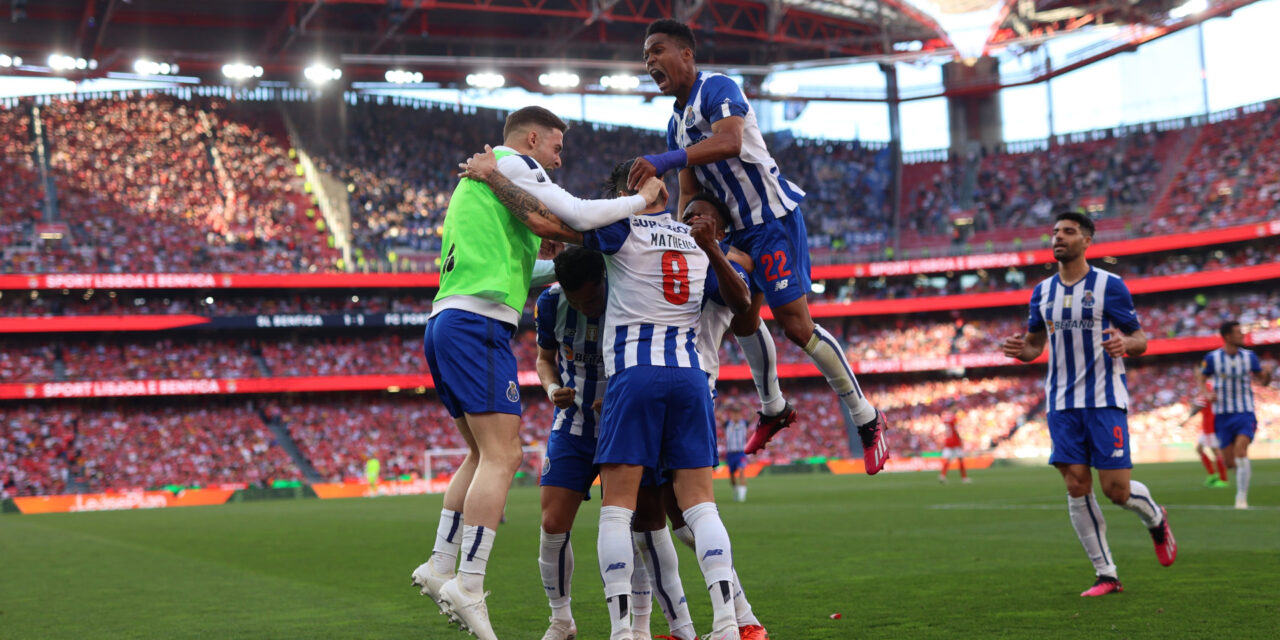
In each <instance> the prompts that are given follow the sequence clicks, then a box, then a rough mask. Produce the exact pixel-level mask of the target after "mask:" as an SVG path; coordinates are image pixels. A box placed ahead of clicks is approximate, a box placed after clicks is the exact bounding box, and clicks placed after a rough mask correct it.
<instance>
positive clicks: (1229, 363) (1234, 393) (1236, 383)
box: [1200, 349, 1262, 415]
mask: <svg viewBox="0 0 1280 640" xmlns="http://www.w3.org/2000/svg"><path fill="white" fill-rule="evenodd" d="M1200 372H1201V373H1203V374H1204V375H1206V376H1209V377H1210V378H1209V379H1210V380H1212V381H1213V391H1214V393H1215V394H1216V395H1217V399H1215V400H1214V401H1213V413H1214V415H1221V414H1224V413H1253V374H1254V373H1261V372H1262V362H1260V361H1259V360H1258V354H1256V353H1254V352H1252V351H1250V350H1248V349H1237V350H1236V354H1235V355H1231V354H1229V353H1227V351H1226V349H1214V350H1213V351H1210V352H1209V355H1207V356H1205V357H1204V363H1203V364H1202V366H1201V368H1200Z"/></svg>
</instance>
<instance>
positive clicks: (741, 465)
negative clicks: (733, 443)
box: [724, 451, 747, 473]
mask: <svg viewBox="0 0 1280 640" xmlns="http://www.w3.org/2000/svg"><path fill="white" fill-rule="evenodd" d="M724 461H725V462H726V463H727V464H728V465H729V473H737V472H738V471H740V470H742V469H746V468H747V454H745V453H743V452H741V451H734V452H732V453H726V454H725V456H724Z"/></svg>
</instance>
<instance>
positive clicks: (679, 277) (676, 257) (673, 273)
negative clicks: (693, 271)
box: [662, 251, 689, 305]
mask: <svg viewBox="0 0 1280 640" xmlns="http://www.w3.org/2000/svg"><path fill="white" fill-rule="evenodd" d="M662 296H663V297H664V298H666V299H667V302H670V303H671V304H675V305H681V304H684V303H686V302H688V301H689V262H688V261H687V260H685V258H684V254H683V253H680V252H679V251H667V252H665V253H663V254H662Z"/></svg>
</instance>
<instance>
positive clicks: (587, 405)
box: [534, 247, 696, 640]
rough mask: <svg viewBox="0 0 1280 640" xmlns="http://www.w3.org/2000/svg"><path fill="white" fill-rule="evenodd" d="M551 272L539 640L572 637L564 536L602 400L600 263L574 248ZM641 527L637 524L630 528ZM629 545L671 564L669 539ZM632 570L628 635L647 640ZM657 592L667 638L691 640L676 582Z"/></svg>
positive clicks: (580, 494)
mask: <svg viewBox="0 0 1280 640" xmlns="http://www.w3.org/2000/svg"><path fill="white" fill-rule="evenodd" d="M555 272H556V277H557V279H558V280H559V284H556V285H553V286H551V287H550V288H548V289H547V290H546V291H544V292H543V293H542V295H541V296H539V297H538V302H537V305H536V306H535V312H534V320H535V323H536V324H537V330H538V331H537V333H538V360H537V370H538V378H539V379H540V380H541V382H542V386H543V388H544V389H546V391H547V397H548V398H549V399H550V400H551V403H552V404H553V405H555V408H556V409H555V417H554V418H553V423H552V427H551V435H550V437H549V438H548V439H547V451H546V457H545V458H544V459H543V466H542V474H541V480H540V483H539V484H541V493H542V532H541V537H540V543H539V551H538V567H539V570H540V572H541V574H542V584H543V588H544V589H545V591H546V594H547V598H548V599H549V600H550V604H551V619H550V623H551V624H550V626H549V627H548V629H547V632H546V634H545V635H544V636H543V639H542V640H570V639H572V638H574V637H576V636H577V633H578V629H577V625H576V624H575V623H574V619H573V613H572V609H571V607H570V600H571V597H570V592H571V590H572V584H573V567H574V561H573V545H572V543H571V541H570V532H571V529H572V527H573V522H574V520H575V518H576V517H577V513H578V507H579V506H580V505H581V504H582V501H583V499H584V498H585V497H586V496H587V492H588V491H589V490H590V488H591V483H592V482H593V481H594V480H595V477H596V475H597V474H598V473H599V468H598V467H597V466H596V465H595V461H594V459H595V453H596V437H597V430H598V428H599V425H598V419H597V412H598V411H599V408H600V406H601V402H602V401H603V399H604V390H605V380H606V379H605V370H604V357H603V355H602V353H601V350H600V340H601V338H602V337H603V336H602V331H603V329H604V317H603V316H604V311H605V303H606V301H607V296H608V290H607V287H606V285H605V266H604V258H603V256H602V255H601V254H600V253H599V252H596V251H591V250H589V249H583V248H581V247H577V248H571V249H568V250H566V251H564V252H563V253H561V254H560V255H558V256H557V257H556V259H555ZM652 511H653V512H654V514H655V515H656V517H657V519H658V522H659V524H658V525H657V526H655V527H652V528H654V529H657V528H661V529H662V533H666V521H665V520H664V517H665V516H664V515H663V510H662V507H661V505H657V506H656V507H654V508H653V509H652ZM641 520H642V518H641V517H640V516H637V523H639V522H640V521H641ZM646 534H647V535H646ZM636 537H637V538H640V539H641V540H643V541H644V543H645V544H644V546H645V552H646V553H650V554H655V556H660V557H674V556H675V547H674V545H673V544H672V542H671V537H670V536H669V535H667V536H665V538H664V537H662V536H660V535H657V534H656V532H655V533H650V532H649V530H648V529H639V530H638V532H637V534H636ZM664 547H665V548H664ZM634 566H635V567H636V571H635V572H634V574H633V576H632V583H633V584H632V593H633V594H636V602H635V603H634V606H633V613H635V614H636V615H635V616H633V625H632V628H633V631H634V632H636V633H640V632H643V633H644V634H645V636H644V637H646V638H647V637H648V633H649V631H648V628H649V623H648V611H649V609H648V607H650V606H651V602H652V597H651V595H650V594H651V593H652V591H651V589H650V586H649V574H648V573H647V572H645V571H644V570H643V567H642V565H641V564H639V563H637V564H635V565H634ZM654 577H655V578H657V577H659V576H654ZM672 581H674V582H672ZM657 590H658V591H659V592H660V599H661V603H662V605H663V611H664V612H666V613H667V617H668V622H670V624H671V627H672V636H673V637H676V638H679V639H680V640H693V638H695V637H696V634H695V633H694V631H693V621H692V619H691V618H690V617H689V608H688V605H687V604H686V603H685V601H684V587H683V585H682V584H681V583H680V576H679V574H678V573H675V575H673V576H667V577H666V580H664V582H662V583H661V584H660V585H659V586H658V589H657Z"/></svg>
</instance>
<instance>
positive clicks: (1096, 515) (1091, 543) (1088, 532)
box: [1067, 493, 1116, 578]
mask: <svg viewBox="0 0 1280 640" xmlns="http://www.w3.org/2000/svg"><path fill="white" fill-rule="evenodd" d="M1067 509H1068V511H1069V512H1070V513H1071V526H1072V527H1075V530H1076V537H1077V538H1080V544H1081V545H1083V546H1084V550H1085V553H1087V554H1089V560H1090V561H1091V562H1093V569H1094V571H1095V572H1097V574H1098V575H1099V576H1111V577H1113V578H1114V577H1116V565H1115V563H1114V562H1112V559H1111V549H1109V548H1108V547H1107V521H1106V520H1105V519H1104V518H1103V517H1102V510H1101V509H1099V508H1098V501H1097V500H1095V499H1094V497H1093V494H1092V493H1090V494H1088V495H1085V496H1082V497H1079V498H1073V497H1071V496H1069V495H1068V496H1067Z"/></svg>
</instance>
